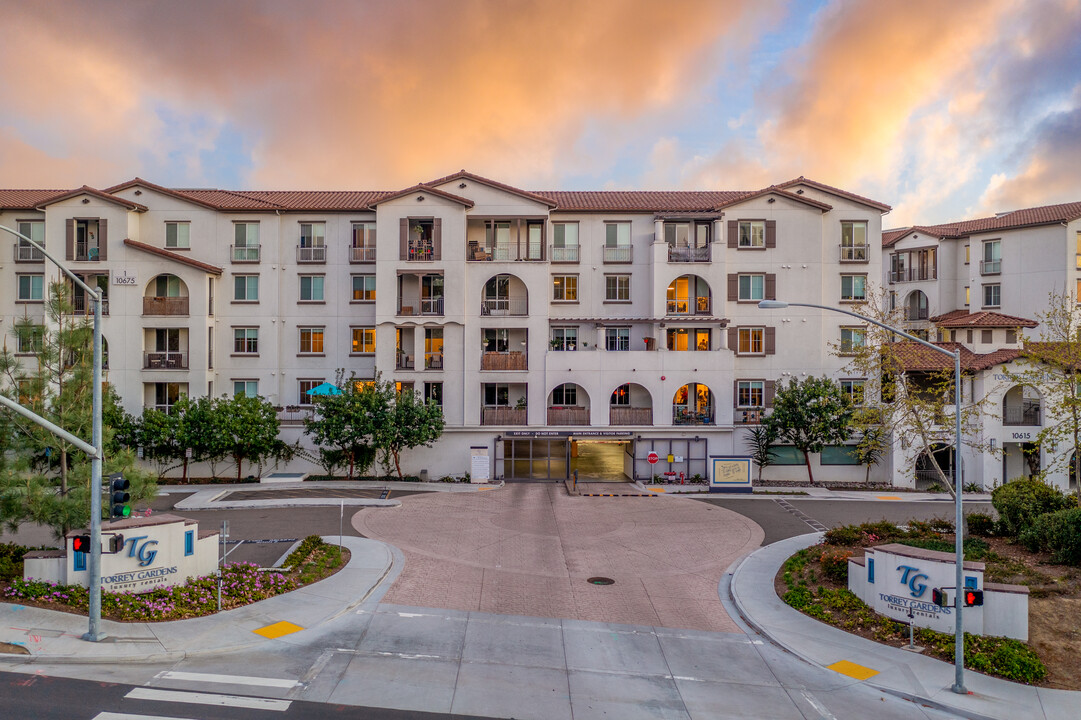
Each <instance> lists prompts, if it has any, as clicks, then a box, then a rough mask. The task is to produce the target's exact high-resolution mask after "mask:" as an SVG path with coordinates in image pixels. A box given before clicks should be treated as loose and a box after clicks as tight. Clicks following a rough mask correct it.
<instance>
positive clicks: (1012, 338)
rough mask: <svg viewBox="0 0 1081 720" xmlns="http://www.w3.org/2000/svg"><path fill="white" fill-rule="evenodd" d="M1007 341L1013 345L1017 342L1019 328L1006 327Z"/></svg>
mask: <svg viewBox="0 0 1081 720" xmlns="http://www.w3.org/2000/svg"><path fill="white" fill-rule="evenodd" d="M1006 342H1007V343H1009V344H1010V345H1013V344H1014V343H1016V342H1017V330H1016V329H1014V328H1006Z"/></svg>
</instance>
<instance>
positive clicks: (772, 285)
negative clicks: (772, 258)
mask: <svg viewBox="0 0 1081 720" xmlns="http://www.w3.org/2000/svg"><path fill="white" fill-rule="evenodd" d="M766 299H767V300H776V299H777V275H776V273H767V274H766Z"/></svg>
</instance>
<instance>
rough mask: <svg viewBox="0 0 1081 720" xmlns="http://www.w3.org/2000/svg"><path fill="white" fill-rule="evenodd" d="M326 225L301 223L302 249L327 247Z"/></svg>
mask: <svg viewBox="0 0 1081 720" xmlns="http://www.w3.org/2000/svg"><path fill="white" fill-rule="evenodd" d="M326 235H327V224H326V223H321V222H320V223H300V247H302V248H317V247H324V246H325V245H326Z"/></svg>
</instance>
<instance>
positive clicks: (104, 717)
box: [91, 712, 196, 720]
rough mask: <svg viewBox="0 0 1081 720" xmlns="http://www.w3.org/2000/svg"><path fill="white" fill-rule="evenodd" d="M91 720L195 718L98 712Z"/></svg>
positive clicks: (183, 719) (179, 719) (185, 719)
mask: <svg viewBox="0 0 1081 720" xmlns="http://www.w3.org/2000/svg"><path fill="white" fill-rule="evenodd" d="M91 720H196V719H195V718H180V717H172V716H169V717H166V716H164V715H141V714H140V715H132V714H131V713H114V712H100V713H98V714H97V715H95V716H94V717H93V718H91Z"/></svg>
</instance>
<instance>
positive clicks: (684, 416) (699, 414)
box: [672, 407, 713, 425]
mask: <svg viewBox="0 0 1081 720" xmlns="http://www.w3.org/2000/svg"><path fill="white" fill-rule="evenodd" d="M672 424H673V425H713V408H705V409H704V410H702V411H695V410H691V409H688V408H682V407H674V408H672Z"/></svg>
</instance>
